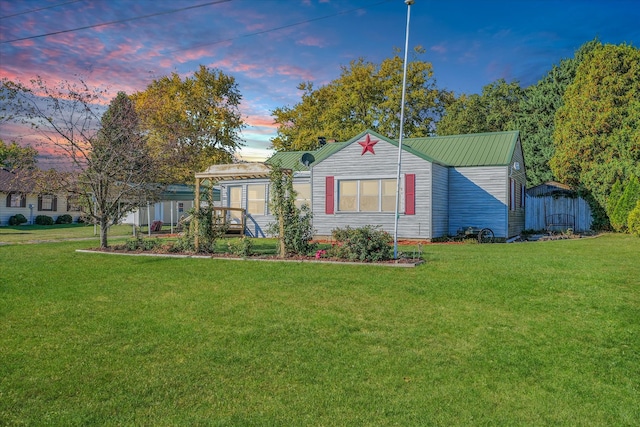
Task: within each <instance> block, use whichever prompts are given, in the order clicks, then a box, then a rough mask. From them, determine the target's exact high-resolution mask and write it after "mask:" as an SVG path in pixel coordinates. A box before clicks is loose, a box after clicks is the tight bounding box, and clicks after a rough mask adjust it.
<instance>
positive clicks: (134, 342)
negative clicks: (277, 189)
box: [0, 235, 640, 426]
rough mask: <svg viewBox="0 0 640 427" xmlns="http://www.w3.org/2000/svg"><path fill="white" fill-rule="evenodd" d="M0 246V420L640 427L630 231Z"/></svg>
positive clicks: (637, 296) (638, 331)
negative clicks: (311, 252) (414, 246)
mask: <svg viewBox="0 0 640 427" xmlns="http://www.w3.org/2000/svg"><path fill="white" fill-rule="evenodd" d="M87 247H88V243H87V242H82V241H80V242H78V241H74V242H58V243H43V244H39V245H6V246H0V348H1V349H2V351H1V352H0V425H42V424H46V425H61V426H70V425H154V426H155V425H160V426H162V425H221V426H225V425H228V426H237V425H375V426H385V425H402V426H407V425H478V424H482V425H487V424H490V425H549V424H553V425H602V426H610V425H629V426H631V425H638V423H639V422H640V321H639V319H640V279H639V278H640V262H638V254H639V253H640V239H638V238H634V237H630V236H624V235H605V236H602V237H599V238H595V239H581V240H571V241H567V240H563V241H552V242H538V243H522V244H494V245H477V244H465V245H428V246H426V247H425V249H424V253H423V256H424V258H425V259H426V261H427V262H426V263H425V264H423V265H421V266H419V267H416V268H412V269H398V268H391V267H374V266H360V265H358V266H355V265H331V264H314V263H267V262H253V261H229V260H219V259H167V258H149V257H123V256H114V255H107V254H86V253H76V252H75V249H78V248H87Z"/></svg>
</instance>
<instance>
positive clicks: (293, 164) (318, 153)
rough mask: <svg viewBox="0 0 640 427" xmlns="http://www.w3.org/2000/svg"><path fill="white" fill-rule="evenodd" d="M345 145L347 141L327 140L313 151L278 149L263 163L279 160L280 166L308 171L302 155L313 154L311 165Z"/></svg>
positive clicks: (270, 163) (271, 163)
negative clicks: (327, 141)
mask: <svg viewBox="0 0 640 427" xmlns="http://www.w3.org/2000/svg"><path fill="white" fill-rule="evenodd" d="M346 145H348V142H329V143H327V144H325V145H323V146H322V147H320V148H319V149H317V150H315V151H280V152H277V153H275V154H274V155H273V156H271V157H269V159H267V161H266V162H265V163H267V164H268V165H273V164H275V163H276V162H280V167H282V168H284V169H291V170H294V171H308V170H309V168H308V167H307V166H305V165H304V164H302V156H303V155H305V154H307V153H308V154H311V155H312V156H313V160H312V162H311V164H310V166H313V165H314V164H316V163H319V162H321V161H323V160H324V159H326V158H327V157H329V156H331V155H332V154H333V153H335V152H336V151H339V150H340V149H342V148H343V147H345V146H346Z"/></svg>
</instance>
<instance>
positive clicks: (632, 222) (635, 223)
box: [627, 200, 640, 237]
mask: <svg viewBox="0 0 640 427" xmlns="http://www.w3.org/2000/svg"><path fill="white" fill-rule="evenodd" d="M627 225H628V226H629V233H631V234H635V235H636V236H638V237H640V200H638V203H636V207H635V208H633V210H632V211H631V212H629V218H628V219H627Z"/></svg>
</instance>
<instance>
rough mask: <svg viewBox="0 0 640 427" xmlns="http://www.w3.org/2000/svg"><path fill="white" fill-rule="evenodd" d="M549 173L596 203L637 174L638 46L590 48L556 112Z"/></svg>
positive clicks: (602, 204)
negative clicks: (583, 192)
mask: <svg viewBox="0 0 640 427" xmlns="http://www.w3.org/2000/svg"><path fill="white" fill-rule="evenodd" d="M554 144H555V153H554V155H553V157H552V158H551V162H550V163H551V168H552V170H553V172H554V174H555V175H556V176H557V177H558V178H559V179H560V180H561V181H563V182H566V183H568V184H572V185H575V186H577V187H579V188H582V189H584V190H586V191H587V192H589V193H590V194H591V195H592V196H593V198H594V199H595V201H596V202H597V204H598V205H599V206H600V207H607V206H608V204H607V199H608V197H609V194H610V193H611V189H612V187H613V185H614V183H615V182H616V181H617V180H620V182H621V183H623V184H624V183H626V182H627V181H628V180H629V179H630V178H631V177H632V176H640V50H638V49H637V48H635V47H633V46H630V45H626V44H622V45H604V46H600V47H598V48H596V49H593V50H592V51H591V52H589V53H588V54H587V56H586V57H585V59H584V60H583V61H582V62H581V63H580V65H579V66H578V69H577V71H576V76H575V79H574V81H573V83H572V84H571V85H569V86H568V87H567V90H566V92H565V94H564V105H563V106H562V107H560V108H559V109H558V111H557V113H556V118H555V131H554Z"/></svg>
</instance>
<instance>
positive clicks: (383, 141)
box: [219, 130, 526, 240]
mask: <svg viewBox="0 0 640 427" xmlns="http://www.w3.org/2000/svg"><path fill="white" fill-rule="evenodd" d="M402 148H403V152H402V168H401V180H400V192H399V205H400V207H399V219H398V237H400V238H412V239H425V240H428V239H433V238H438V237H443V236H447V235H454V234H456V233H457V232H458V230H459V229H463V228H464V229H466V228H467V227H477V228H485V227H488V228H491V229H492V230H493V232H494V234H495V236H496V237H502V238H509V237H512V236H516V235H518V234H519V233H520V232H521V231H522V230H523V229H524V225H525V224H524V221H525V212H524V200H525V184H526V175H525V165H524V160H523V156H522V147H521V143H520V137H519V133H518V132H517V131H512V132H496V133H483V134H471V135H455V136H444V137H425V138H409V139H405V140H403V147H402ZM267 164H269V165H280V166H281V167H283V168H287V169H291V170H292V171H293V173H294V186H295V189H296V191H297V192H298V200H297V203H299V204H302V203H309V204H310V206H311V210H312V212H313V227H314V228H315V230H316V233H317V235H319V236H328V235H330V234H331V231H332V230H333V229H335V228H337V227H346V226H351V227H359V226H363V225H367V224H369V225H375V226H381V227H382V229H384V230H386V231H388V232H390V233H393V231H394V214H395V203H396V192H397V185H396V183H397V181H396V175H397V165H398V142H397V141H395V140H392V139H389V138H386V137H384V136H382V135H380V134H378V133H376V132H373V131H371V130H367V131H365V132H362V133H361V134H359V135H357V136H355V137H353V138H352V139H350V140H349V141H345V142H330V143H327V144H325V145H323V146H321V147H319V148H318V149H317V150H315V151H298V152H281V153H276V154H275V155H274V156H272V157H271V158H270V159H269V160H267ZM219 185H220V189H221V204H222V206H228V207H242V208H245V209H246V210H247V215H248V219H247V228H248V230H247V231H248V234H249V235H253V236H263V235H265V233H266V232H265V230H266V228H267V226H268V224H269V223H272V222H274V218H273V216H272V215H271V214H270V212H269V206H268V205H269V203H268V196H269V182H268V179H264V178H261V179H237V180H226V181H220V182H219Z"/></svg>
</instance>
